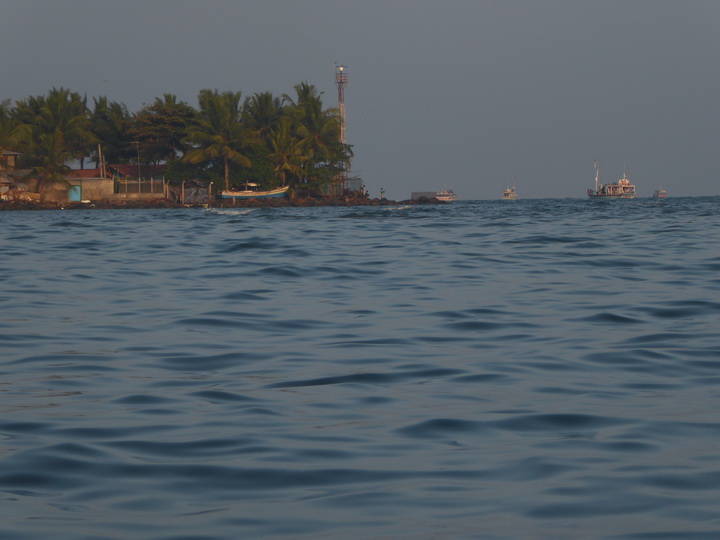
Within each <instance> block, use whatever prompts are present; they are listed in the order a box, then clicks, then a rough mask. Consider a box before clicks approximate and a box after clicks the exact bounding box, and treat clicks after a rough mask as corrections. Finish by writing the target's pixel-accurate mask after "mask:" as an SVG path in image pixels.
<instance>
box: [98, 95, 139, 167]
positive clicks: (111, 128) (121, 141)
mask: <svg viewBox="0 0 720 540" xmlns="http://www.w3.org/2000/svg"><path fill="white" fill-rule="evenodd" d="M93 99H94V101H95V108H94V109H93V111H92V113H91V114H90V126H91V129H92V131H93V133H94V134H95V136H96V137H97V138H98V140H99V141H100V142H101V151H102V153H103V156H104V158H105V163H112V164H119V163H130V162H132V161H133V160H136V157H135V156H136V155H137V152H136V149H135V146H134V145H133V139H132V137H131V136H130V132H129V130H130V127H131V125H132V123H131V121H132V117H131V116H130V113H128V110H127V107H126V106H125V105H124V104H122V103H118V102H115V101H108V99H107V98H106V97H104V96H102V97H100V98H93ZM90 156H91V159H92V160H93V161H94V162H95V166H96V167H97V166H99V164H100V158H99V156H98V151H97V149H93V151H92V152H91V154H90Z"/></svg>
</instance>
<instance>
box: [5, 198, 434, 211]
mask: <svg viewBox="0 0 720 540" xmlns="http://www.w3.org/2000/svg"><path fill="white" fill-rule="evenodd" d="M398 204H403V205H405V204H407V205H418V204H447V203H444V202H442V201H438V200H437V199H425V198H421V199H420V200H405V201H391V200H388V199H368V198H362V197H339V198H321V199H320V198H295V199H247V200H242V201H232V200H227V199H216V200H214V201H211V202H210V204H207V205H194V206H193V205H184V204H181V203H179V202H173V201H169V200H165V199H157V200H144V201H143V200H134V199H117V200H112V201H110V200H108V201H92V202H66V203H55V202H53V203H50V202H42V201H18V200H14V201H0V211H12V210H111V209H123V208H124V209H136V208H199V207H202V208H207V207H211V208H282V207H315V206H394V205H398Z"/></svg>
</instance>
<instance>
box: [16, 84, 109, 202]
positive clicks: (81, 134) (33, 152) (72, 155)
mask: <svg viewBox="0 0 720 540" xmlns="http://www.w3.org/2000/svg"><path fill="white" fill-rule="evenodd" d="M15 114H16V118H17V121H18V125H17V127H16V131H15V132H14V136H13V137H14V141H15V142H16V143H17V146H18V149H19V150H21V151H23V152H25V153H26V154H27V160H28V162H29V163H31V164H32V165H33V171H32V174H34V175H37V176H38V178H39V181H38V185H37V190H38V191H40V189H41V188H42V185H43V184H44V183H46V182H65V179H64V175H65V174H67V173H68V172H69V170H70V169H69V167H68V166H67V165H66V164H67V163H68V162H69V161H71V160H72V159H82V157H84V155H85V152H86V151H87V148H88V147H89V145H91V144H94V143H96V142H97V139H96V138H95V136H94V135H93V133H92V131H90V123H89V119H88V111H87V104H86V101H85V99H84V98H82V97H80V95H79V94H77V93H76V92H71V91H70V90H67V89H65V88H59V89H57V88H53V89H52V90H51V91H50V92H49V93H48V95H47V96H36V97H32V98H29V99H28V100H27V102H24V101H19V102H17V105H16V108H15Z"/></svg>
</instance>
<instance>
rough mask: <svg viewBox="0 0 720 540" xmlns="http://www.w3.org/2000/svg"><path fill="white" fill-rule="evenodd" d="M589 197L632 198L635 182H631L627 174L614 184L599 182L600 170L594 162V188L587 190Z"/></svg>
mask: <svg viewBox="0 0 720 540" xmlns="http://www.w3.org/2000/svg"><path fill="white" fill-rule="evenodd" d="M587 194H588V197H590V198H591V199H634V198H635V184H631V183H630V180H628V177H627V174H625V173H623V177H622V178H621V179H620V180H618V181H617V182H615V183H614V184H600V172H599V170H598V167H597V163H595V189H588V190H587Z"/></svg>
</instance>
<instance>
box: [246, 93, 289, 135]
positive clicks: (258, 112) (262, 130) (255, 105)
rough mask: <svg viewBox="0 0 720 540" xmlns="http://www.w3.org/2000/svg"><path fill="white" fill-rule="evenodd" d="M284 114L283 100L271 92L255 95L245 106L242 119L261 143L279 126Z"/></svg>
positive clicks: (247, 100)
mask: <svg viewBox="0 0 720 540" xmlns="http://www.w3.org/2000/svg"><path fill="white" fill-rule="evenodd" d="M282 112H283V100H282V99H281V98H277V97H273V95H272V93H270V92H262V93H257V92H256V93H255V94H253V95H252V96H250V97H249V98H247V99H246V100H245V103H244V104H243V112H242V119H243V122H244V123H245V125H246V126H247V127H248V128H249V129H251V130H252V131H253V132H254V135H255V136H256V138H257V139H258V140H260V141H263V140H265V137H267V135H268V134H269V133H270V132H271V131H272V130H273V129H274V128H275V126H277V123H278V120H279V119H280V116H281V115H282Z"/></svg>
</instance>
